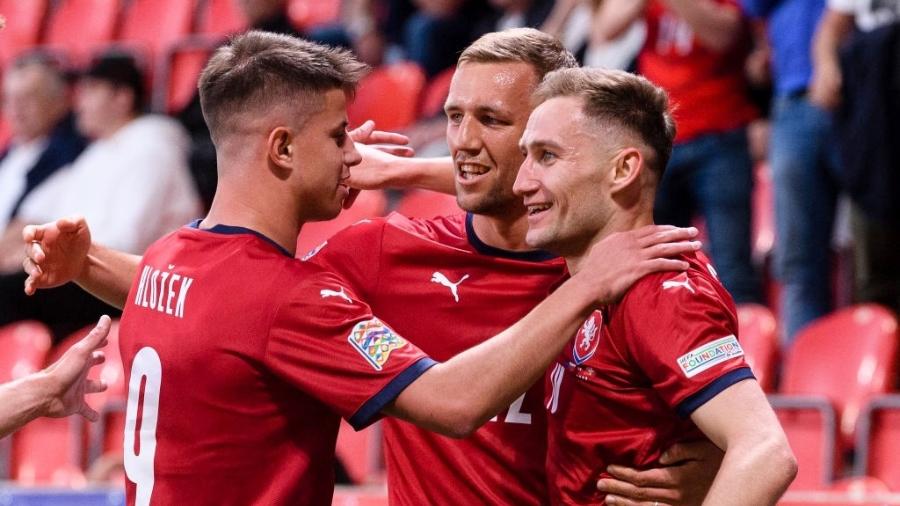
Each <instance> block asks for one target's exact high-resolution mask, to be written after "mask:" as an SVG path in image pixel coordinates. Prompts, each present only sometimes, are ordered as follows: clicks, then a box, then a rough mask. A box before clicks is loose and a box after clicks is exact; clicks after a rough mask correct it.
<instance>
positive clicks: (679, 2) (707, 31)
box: [663, 0, 743, 53]
mask: <svg viewBox="0 0 900 506" xmlns="http://www.w3.org/2000/svg"><path fill="white" fill-rule="evenodd" d="M663 1H664V2H665V4H666V5H667V6H668V7H669V8H670V9H672V11H674V12H675V13H677V14H678V15H679V16H680V17H681V18H682V19H684V20H685V22H687V24H688V25H690V27H691V29H692V30H693V31H694V35H695V36H696V37H697V40H698V41H700V43H701V44H703V45H704V46H706V48H707V49H710V50H712V51H716V52H720V53H721V52H725V51H727V50H728V49H730V48H731V46H733V45H734V43H735V42H737V41H738V39H739V38H740V37H741V35H742V30H741V23H742V22H743V21H742V19H741V11H740V9H739V8H738V7H737V6H735V5H730V4H727V3H722V2H716V1H714V0H663Z"/></svg>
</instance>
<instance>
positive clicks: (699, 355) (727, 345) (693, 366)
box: [678, 335, 744, 378]
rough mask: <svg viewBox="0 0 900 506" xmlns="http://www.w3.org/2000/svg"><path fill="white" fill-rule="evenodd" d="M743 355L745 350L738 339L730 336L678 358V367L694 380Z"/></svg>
mask: <svg viewBox="0 0 900 506" xmlns="http://www.w3.org/2000/svg"><path fill="white" fill-rule="evenodd" d="M743 355H744V350H743V348H741V344H740V343H739V342H738V340H737V338H736V337H734V335H729V336H725V337H723V338H721V339H716V340H715V341H713V342H711V343H706V344H704V345H702V346H700V347H698V348H695V349H693V350H691V351H689V352H687V353H685V354H684V355H682V356H680V357H678V366H679V367H681V371H682V372H683V373H684V375H685V376H687V377H688V378H693V377H694V376H696V375H698V374H700V373H701V372H703V371H705V370H707V369H709V368H711V367H714V366H716V365H718V364H721V363H722V362H725V361H726V360H729V359H732V358H735V357H741V356H743Z"/></svg>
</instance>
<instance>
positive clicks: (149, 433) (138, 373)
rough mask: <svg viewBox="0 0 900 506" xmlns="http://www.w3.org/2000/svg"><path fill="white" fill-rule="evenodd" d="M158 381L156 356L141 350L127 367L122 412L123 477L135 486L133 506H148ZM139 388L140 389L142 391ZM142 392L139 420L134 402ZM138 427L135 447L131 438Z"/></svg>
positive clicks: (160, 369)
mask: <svg viewBox="0 0 900 506" xmlns="http://www.w3.org/2000/svg"><path fill="white" fill-rule="evenodd" d="M161 382H162V363H161V362H160V360H159V354H157V353H156V350H154V349H153V348H150V347H144V348H141V349H140V351H138V352H137V354H136V355H135V356H134V361H133V362H132V364H131V378H129V380H128V407H127V408H126V410H125V475H126V476H128V479H129V480H131V481H132V482H133V483H134V484H135V485H136V491H135V495H134V503H135V506H145V505H149V504H150V494H151V493H152V492H153V459H154V457H155V455H156V421H157V415H158V414H159V387H160V384H161ZM142 387H143V388H142ZM142 390H143V393H144V395H143V401H144V402H143V404H142V405H141V406H140V408H141V418H140V420H138V417H137V414H138V402H140V399H141V391H142ZM138 427H140V434H139V437H138V446H135V444H134V439H135V438H134V436H135V434H136V433H137V431H138Z"/></svg>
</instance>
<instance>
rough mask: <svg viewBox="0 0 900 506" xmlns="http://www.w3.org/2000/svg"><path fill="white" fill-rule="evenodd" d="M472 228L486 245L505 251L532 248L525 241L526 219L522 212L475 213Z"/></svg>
mask: <svg viewBox="0 0 900 506" xmlns="http://www.w3.org/2000/svg"><path fill="white" fill-rule="evenodd" d="M472 228H473V229H474V230H475V235H476V236H478V239H479V240H480V241H481V242H483V243H485V244H487V245H488V246H493V247H495V248H500V249H504V250H507V251H528V250H532V249H534V248H530V247H529V246H528V244H527V243H526V242H525V234H526V232H528V220H527V218H526V217H525V215H524V213H522V214H514V215H510V216H487V215H484V214H475V215H473V216H472Z"/></svg>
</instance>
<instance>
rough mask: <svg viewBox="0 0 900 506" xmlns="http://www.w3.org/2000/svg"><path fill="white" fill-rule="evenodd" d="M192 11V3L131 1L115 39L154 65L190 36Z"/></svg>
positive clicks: (154, 0)
mask: <svg viewBox="0 0 900 506" xmlns="http://www.w3.org/2000/svg"><path fill="white" fill-rule="evenodd" d="M194 9H195V2H194V1H193V0H131V2H130V3H129V4H128V10H127V11H126V12H125V17H124V19H123V21H122V29H121V30H120V32H119V37H118V38H119V40H120V41H121V42H123V43H125V44H127V45H129V46H136V47H139V48H140V50H141V51H142V52H144V53H145V54H146V55H147V56H148V58H147V61H148V62H155V61H156V58H157V57H159V55H162V54H163V52H164V51H166V50H167V49H168V48H169V47H170V46H171V45H172V44H173V43H174V42H175V41H176V40H178V39H180V38H182V37H184V36H186V35H188V34H189V33H191V26H192V24H193V21H194Z"/></svg>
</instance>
